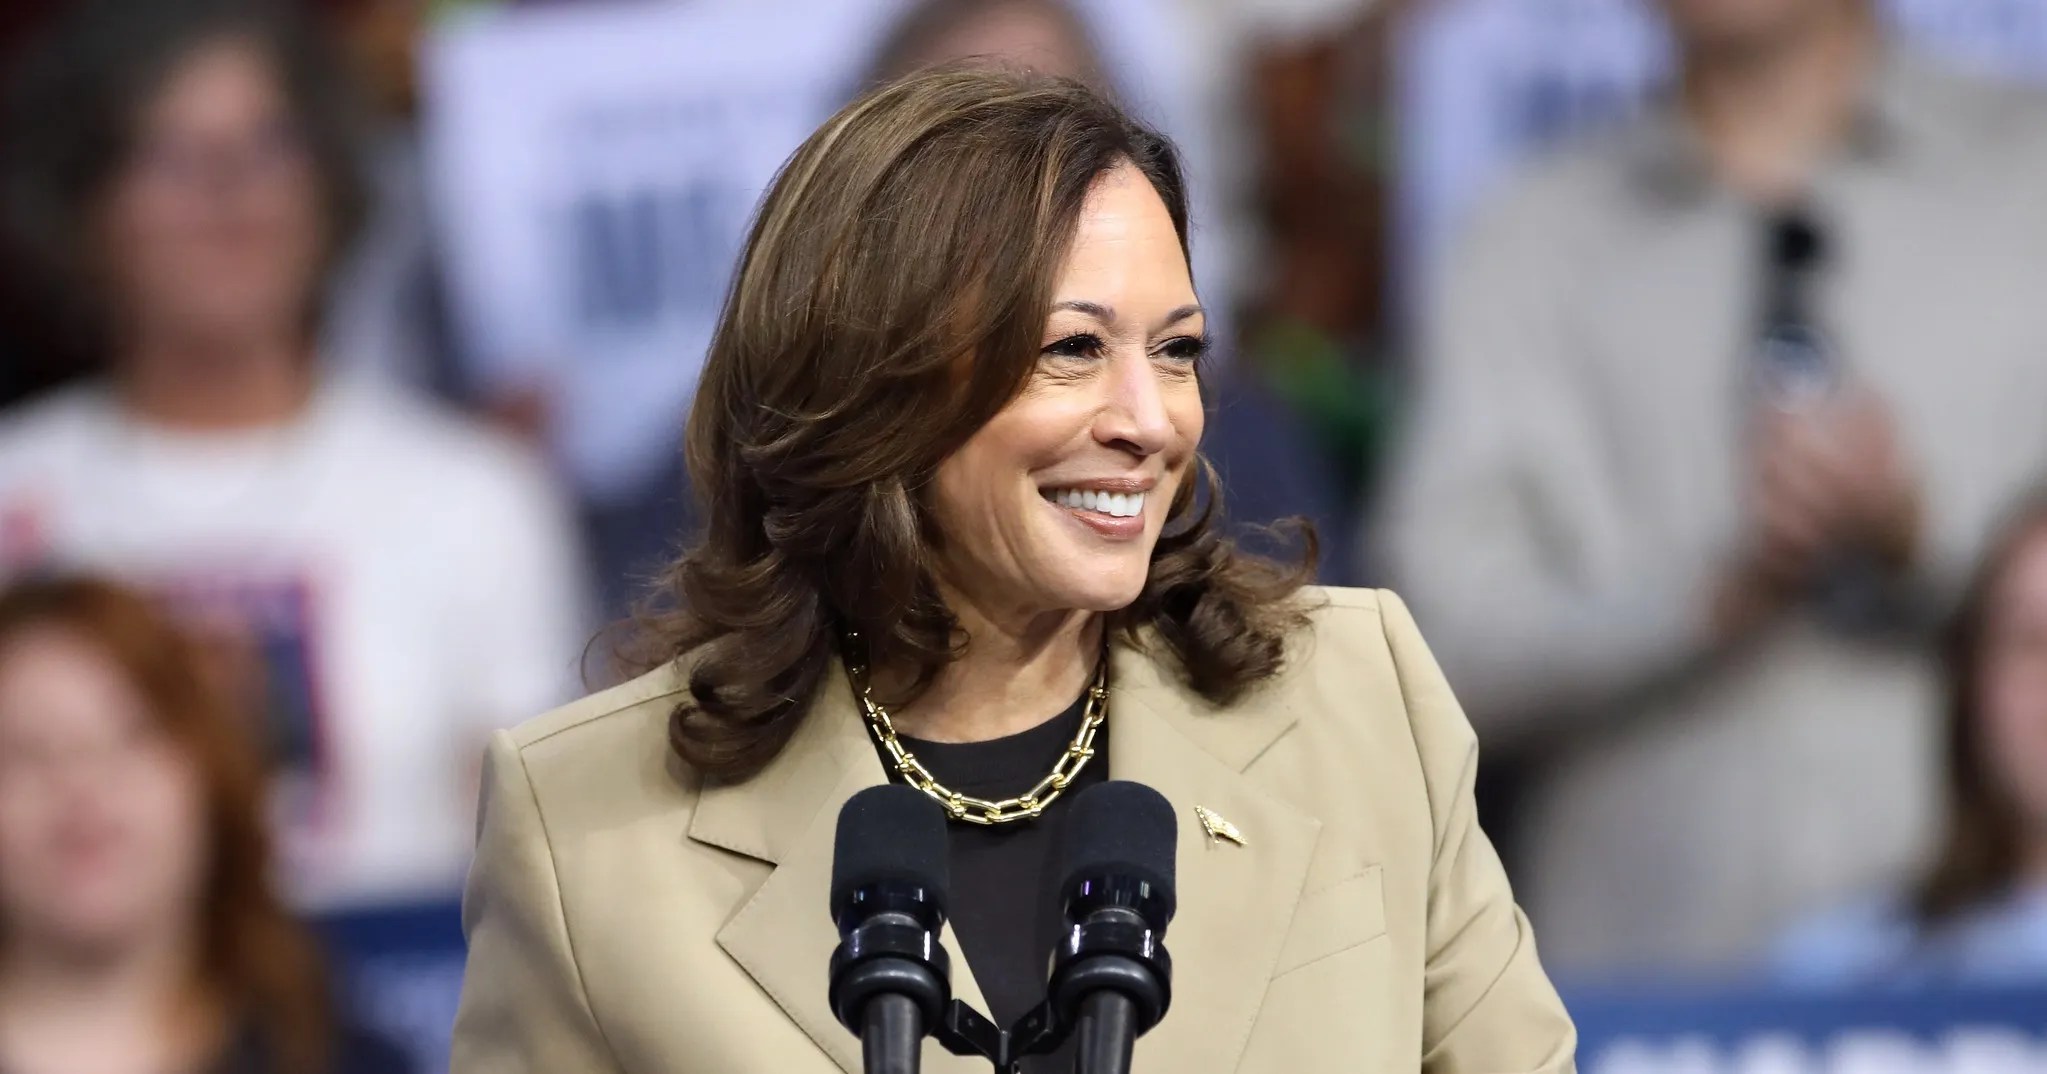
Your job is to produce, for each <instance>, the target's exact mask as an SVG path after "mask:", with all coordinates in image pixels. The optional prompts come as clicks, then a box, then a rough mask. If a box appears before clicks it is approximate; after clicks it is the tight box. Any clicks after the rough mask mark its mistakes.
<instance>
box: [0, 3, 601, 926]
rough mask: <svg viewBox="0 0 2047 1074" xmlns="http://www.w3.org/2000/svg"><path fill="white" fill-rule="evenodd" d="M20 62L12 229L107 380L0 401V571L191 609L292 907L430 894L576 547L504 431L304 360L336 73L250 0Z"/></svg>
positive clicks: (529, 703)
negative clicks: (117, 586)
mask: <svg viewBox="0 0 2047 1074" xmlns="http://www.w3.org/2000/svg"><path fill="white" fill-rule="evenodd" d="M19 75H20V79H19V82H18V84H17V85H16V86H15V93H14V98H13V101H12V105H13V108H12V111H11V114H10V116H9V119H10V121H11V122H10V127H9V130H8V136H9V139H10V143H9V146H8V149H9V152H8V154H7V164H6V168H7V175H6V186H5V210H6V216H5V220H6V223H7V224H8V232H9V238H10V239H12V240H13V243H12V246H13V248H14V250H15V251H17V252H18V253H19V255H20V256H21V257H22V262H23V263H24V264H27V265H29V266H31V267H32V269H33V271H34V272H35V273H36V275H37V278H38V279H39V280H40V281H41V282H42V284H43V285H44V286H45V288H46V290H47V292H48V294H49V295H50V306H51V307H52V309H53V310H54V311H55V312H56V313H57V314H59V315H60V317H61V320H62V323H63V324H64V325H65V327H66V330H67V331H69V332H71V333H73V334H75V335H76V336H77V337H78V338H79V339H80V340H81V341H82V342H83V343H84V344H85V345H86V347H85V349H86V350H88V351H89V352H90V353H93V354H96V355H98V356H99V357H100V359H101V362H102V364H103V367H104V369H105V373H104V375H103V376H101V377H99V378H98V379H96V380H94V381H92V382H90V383H86V384H83V385H81V386H76V387H73V388H70V389H67V390H64V391H63V392H61V393H59V394H55V395H51V396H48V397H46V398H44V399H42V400H40V401H37V402H34V403H31V404H28V405H26V406H24V407H22V408H19V409H17V410H16V411H14V412H12V413H9V414H6V415H4V416H0V571H19V570H23V569H28V568H32V567H36V566H39V565H42V564H46V563H56V564H60V565H75V566H82V567H89V568H94V569H101V570H105V571H109V572H112V573H114V574H116V575H117V576H120V577H124V578H127V579H131V580H133V581H135V582H137V583H139V584H141V585H143V586H145V587H147V588H148V589H149V590H150V591H151V592H153V593H155V594H157V595H160V596H162V597H164V598H166V599H168V600H170V601H172V602H173V604H174V605H175V606H177V607H178V608H179V610H180V611H181V612H182V613H183V614H185V615H186V616H188V617H189V618H190V621H192V622H194V623H198V624H203V625H204V627H205V628H206V630H207V631H208V632H209V641H210V643H211V645H210V650H209V651H210V654H211V657H212V664H213V666H214V668H215V669H216V672H217V673H219V674H222V675H225V676H228V677H230V678H231V679H232V688H233V689H236V690H238V691H240V692H242V693H243V694H244V695H245V696H248V697H250V698H251V699H255V700H258V701H259V702H260V707H261V708H262V710H263V711H264V712H265V717H266V718H265V725H264V727H263V729H262V730H263V733H264V736H265V738H266V739H267V744H268V746H269V748H270V752H271V755H272V758H273V761H274V763H275V764H276V765H277V766H278V771H277V777H278V778H277V781H276V791H275V795H274V797H275V799H276V809H277V811H278V814H279V819H280V821H281V823H282V825H283V828H282V832H283V835H284V836H285V839H286V842H285V844H284V848H283V849H284V850H285V852H286V859H287V862H288V864H289V869H288V872H287V876H288V878H289V879H290V881H291V882H292V885H293V887H294V890H295V894H296V895H297V896H298V897H299V898H300V899H302V900H303V901H304V902H305V903H306V904H307V905H311V906H316V907H320V908H328V907H336V906H341V905H346V904H358V903H363V902H369V901H388V900H394V899H415V898H440V897H443V896H445V895H448V894H452V892H453V891H454V890H456V889H457V887H459V883H460V878H461V875H462V872H463V869H464V863H465V862H466V860H467V853H468V848H469V844H470V842H471V838H472V835H473V828H472V818H473V816H474V802H475V798H474V769H475V758H476V756H477V752H478V748H479V746H480V744H481V743H482V741H483V740H484V738H485V736H486V735H487V733H488V731H489V730H490V729H492V728H494V727H496V726H499V725H502V724H505V723H508V722H510V721H511V720H513V719H514V718H516V717H517V716H518V715H519V714H522V713H525V712H527V711H530V710H531V709H532V708H533V707H534V706H535V705H545V704H549V703H552V702H554V701H555V700H557V699H559V698H561V697H563V696H566V695H567V694H568V693H569V692H571V690H572V689H573V688H574V686H575V675H574V665H575V662H576V659H577V656H578V653H579V651H580V649H581V647H582V643H583V633H582V632H583V629H584V627H585V624H586V619H585V614H586V609H585V604H584V599H583V594H582V591H581V586H580V584H579V581H580V579H579V576H580V571H581V564H580V562H579V557H578V554H577V551H576V548H575V545H574V541H573V537H572V533H571V528H570V523H569V520H568V517H567V514H566V511H565V510H564V508H563V507H562V506H561V505H560V504H559V503H558V502H557V499H556V495H555V491H554V489H553V488H552V487H551V486H550V484H549V483H548V481H547V479H546V477H545V475H544V473H543V471H542V470H541V468H540V467H539V466H538V465H537V463H535V462H534V461H533V460H531V459H529V458H528V457H527V455H526V454H524V453H523V452H522V451H521V450H519V449H518V448H516V447H515V446H513V445H512V444H511V443H509V442H500V441H499V440H497V439H495V438H493V437H491V436H489V435H486V434H485V433H483V432H481V431H480V430H478V429H475V428H472V427H470V426H467V425H465V424H462V423H460V422H458V421H456V420H454V419H452V418H450V417H448V416H445V415H443V414H441V413H439V412H437V411H435V410H432V409H430V408H428V407H427V406H426V405H425V404H423V403H422V402H419V401H416V400H414V399H412V398H410V397H407V396H404V395H400V394H397V393H395V392H394V391H393V390H390V389H386V388H382V387H379V386H377V385H376V384H375V383H372V382H370V381H367V380H362V381H358V380H355V379H350V378H346V377H342V376H338V375H333V374H330V373H327V372H324V371H323V363H322V361H321V359H320V357H319V356H318V355H317V354H316V353H314V352H315V351H316V350H317V347H316V346H315V345H314V344H313V342H312V341H313V340H314V339H315V338H316V334H317V332H318V328H319V326H318V324H317V321H318V317H317V314H316V311H317V307H318V295H319V294H320V290H321V285H322V281H323V279H324V277H325V273H326V271H327V270H328V268H329V267H330V266H331V265H332V264H333V263H334V261H335V259H336V257H337V256H338V255H339V253H340V252H341V251H342V250H343V249H344V248H345V247H346V244H347V240H348V239H349V237H350V235H351V234H352V231H353V227H354V224H355V222H356V221H357V220H359V219H360V217H361V215H362V205H361V197H360V188H359V185H358V183H357V176H356V174H355V172H354V171H353V166H354V164H355V162H356V161H357V159H358V158H357V156H356V155H355V151H354V147H353V142H352V139H351V134H352V132H353V130H354V127H353V125H352V121H351V118H350V111H349V109H348V108H347V107H346V104H347V96H348V94H347V90H348V87H347V85H346V84H345V83H343V82H342V81H341V80H340V79H339V77H338V75H337V74H336V71H335V67H334V65H333V62H332V60H331V57H329V56H328V55H326V53H325V52H324V50H323V49H322V47H321V44H320V41H319V39H318V37H316V36H315V30H314V29H313V28H312V27H311V26H309V25H307V24H306V23H305V22H303V21H302V20H301V19H299V18H298V17H296V15H295V14H294V12H293V11H292V10H291V9H289V8H286V7H283V6H281V5H272V4H266V3H260V2H257V0H94V2H90V3H85V4H81V5H78V6H77V7H75V8H73V9H71V10H70V11H68V12H67V13H66V14H65V16H64V18H63V19H62V21H60V22H59V23H58V24H56V25H55V26H53V27H52V28H51V29H50V31H49V32H48V34H47V36H46V37H45V38H44V39H42V40H41V41H40V43H39V44H38V45H37V46H36V47H35V48H34V49H32V50H31V51H30V52H29V53H28V54H27V62H26V63H25V64H24V69H23V70H22V71H20V72H19Z"/></svg>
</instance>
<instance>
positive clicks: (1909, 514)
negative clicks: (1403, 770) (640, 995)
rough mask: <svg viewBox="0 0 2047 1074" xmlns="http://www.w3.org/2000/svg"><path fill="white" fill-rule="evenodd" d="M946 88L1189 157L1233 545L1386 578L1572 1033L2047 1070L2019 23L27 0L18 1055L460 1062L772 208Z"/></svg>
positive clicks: (1695, 1051) (2, 889)
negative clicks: (1038, 104)
mask: <svg viewBox="0 0 2047 1074" xmlns="http://www.w3.org/2000/svg"><path fill="white" fill-rule="evenodd" d="M974 56H981V57H990V58H993V59H996V60H999V61H1001V62H1007V63H1012V64H1022V65H1026V66H1030V67H1035V68H1038V69H1041V70H1046V71H1052V72H1057V73H1062V74H1071V75H1074V76H1076V77H1081V78H1085V79H1089V80H1092V81H1094V82H1096V83H1097V84H1099V85H1101V86H1103V87H1105V88H1106V89H1108V90H1109V91H1110V92H1112V93H1114V94H1116V95H1117V96H1118V97H1119V98H1120V99H1122V100H1123V101H1124V102H1125V103H1126V104H1128V105H1129V106H1130V107H1131V108H1133V109H1134V110H1135V111H1137V112H1138V113H1139V114H1141V115H1142V116H1144V117H1145V118H1147V119H1148V120H1149V121H1151V122H1153V123H1154V124H1156V125H1157V126H1159V127H1161V128H1162V129H1164V130H1165V131H1166V132H1167V133H1168V134H1170V135H1171V136H1173V137H1174V138H1175V139H1176V140H1177V141H1178V142H1179V143H1180V145H1181V146H1182V148H1183V150H1184V151H1185V153H1186V157H1187V161H1188V164H1189V169H1190V172H1191V176H1192V180H1193V189H1194V193H1195V206H1196V214H1195V216H1196V218H1195V222H1194V240H1193V242H1194V260H1195V270H1196V277H1197V283H1198V285H1199V288H1200V290H1201V291H1202V294H1203V298H1204V301H1205V303H1206V304H1207V305H1208V306H1209V308H1210V309H1211V310H1215V311H1219V316H1218V317H1217V320H1216V322H1215V323H1216V328H1217V332H1218V334H1219V336H1220V341H1221V343H1222V346H1221V347H1220V348H1219V349H1218V350H1219V353H1220V355H1221V357H1220V358H1218V359H1217V360H1216V361H1215V362H1214V364H1213V365H1212V366H1211V367H1210V368H1208V369H1207V370H1206V372H1205V374H1204V382H1205V389H1206V391H1207V393H1208V397H1209V399H1210V401H1211V407H1212V417H1211V420H1210V426H1209V429H1210V432H1209V439H1208V441H1207V444H1206V447H1207V450H1208V452H1209V454H1210V456H1211V458H1213V459H1214V460H1215V461H1216V463H1217V464H1218V466H1219V468H1220V469H1221V471H1222V474H1223V478H1224V485H1225V488H1226V490H1227V495H1228V498H1229V510H1230V511H1231V513H1232V515H1233V516H1234V517H1235V518H1236V519H1237V520H1239V521H1240V522H1244V523H1247V524H1249V523H1257V522H1263V521H1270V520H1273V519H1278V518H1282V517H1287V516H1294V515H1301V516H1306V517H1307V518H1308V519H1310V520H1312V521H1313V522H1314V523H1315V525H1316V527H1317V530H1318V531H1319V533H1320V535H1321V539H1322V547H1323V549H1324V556H1323V561H1322V565H1321V578H1322V580H1324V581H1326V582H1330V583H1338V584H1368V585H1384V586H1390V587H1393V588H1394V589H1396V590H1397V591H1399V592H1400V593H1401V594H1402V595H1403V596H1404V597H1405V598H1406V599H1407V600H1408V601H1409V602H1410V603H1411V605H1412V606H1413V608H1414V610H1415V613H1416V615H1417V617H1418V618H1419V620H1420V622H1421V625H1422V627H1423V629H1424V631H1425V633H1427V635H1428V636H1429V638H1430V640H1431V643H1432V645H1433V646H1434V647H1435V649H1436V651H1437V655H1438V657H1439V658H1440V660H1441V661H1442V663H1443V665H1444V667H1445V669H1446V671H1447V673H1448V674H1449V677H1450V680H1451V683H1452V685H1453V686H1455V687H1456V689H1457V690H1458V692H1459V695H1460V697H1461V699H1462V700H1463V701H1464V703H1465V705H1466V707H1467V709H1468V710H1469V712H1470V714H1471V717H1472V719H1473V722H1474V723H1475V725H1476V726H1477V728H1478V731H1479V736H1480V741H1481V745H1482V749H1483V752H1484V758H1485V771H1484V773H1483V776H1482V780H1483V781H1482V785H1481V787H1480V792H1481V809H1482V812H1483V813H1484V817H1485V821H1486V824H1487V827H1488V829H1489V831H1490V832H1491V833H1492V836H1493V838H1494V840H1495V842H1496V843H1497V844H1498V845H1499V847H1500V849H1501V852H1502V854H1503V855H1504V857H1505V858H1506V860H1507V862H1508V864H1509V868H1510V871H1511V872H1512V873H1513V875H1514V879H1515V882H1516V888H1517V892H1518V894H1519V895H1520V897H1521V899H1522V901H1523V902H1524V904H1525V905H1526V907H1527V909H1528V912H1529V914H1530V916H1531V917H1532V919H1533V921H1534V923H1535V926H1536V929H1537V935H1538V938H1539V939H1540V941H1541V944H1542V948H1543V954H1544V959H1545V962H1546V964H1547V965H1549V967H1550V968H1551V970H1552V972H1553V975H1554V976H1555V977H1556V978H1557V980H1558V982H1559V984H1560V985H1561V986H1562V987H1563V988H1564V990H1565V992H1566V995H1567V998H1568V999H1569V1000H1570V1001H1571V1003H1572V1006H1573V1009H1574V1012H1575V1013H1576V1014H1577V1016H1578V1018H1579V1020H1580V1023H1581V1027H1582V1030H1583V1033H1584V1043H1585V1049H1584V1051H1583V1053H1582V1054H1581V1062H1582V1063H1583V1064H1585V1065H1586V1066H1587V1067H1588V1068H1589V1069H1592V1070H1595V1071H1602V1072H1612V1074H1633V1072H1636V1071H1665V1070H1672V1071H1675V1070H1682V1071H1684V1072H1686V1074H1708V1072H1713V1071H1720V1070H1733V1069H1737V1068H1738V1069H1741V1070H1744V1071H1747V1070H1752V1069H1764V1068H1767V1069H1768V1070H1770V1071H1772V1072H1795V1071H1806V1070H1813V1071H1818V1070H1827V1071H1853V1072H1857V1074H1859V1072H1862V1071H1877V1070H1881V1071H1885V1072H1892V1071H1899V1072H1903V1071H1934V1070H1939V1071H1948V1070H1954V1071H1964V1070H1966V1071H1970V1072H1977V1071H1984V1072H1999V1074H2001V1072H2004V1071H2047V499H2043V493H2042V491H2040V490H2041V489H2042V488H2043V485H2042V482H2043V481H2047V93H2043V92H2041V91H2040V90H2036V89H2035V87H2036V86H2038V87H2047V0H1377V2H1365V0H1072V2H1070V3H1062V2H1057V0H746V2H740V0H556V2H547V3H489V2H455V0H446V2H428V0H327V2H324V3H301V4H290V3H274V4H273V3H261V2H256V0H77V2H68V3H67V2H59V0H42V2H39V3H33V2H29V0H13V2H11V3H9V4H7V5H5V6H4V7H0V57H4V61H0V63H4V66H0V70H4V74H5V89H4V92H5V111H4V113H0V124H4V125H0V405H4V409H0V581H4V582H5V584H6V586H7V590H6V592H5V593H4V594H0V1069H6V1070H9V1071H17V1072H21V1074H37V1072H40V1071H57V1070H63V1071H76V1070H87V1069H91V1070H104V1071H122V1070H151V1071H161V1070H171V1069H176V1070H195V1071H196V1070H214V1069H230V1068H229V1067H227V1066H220V1065H218V1064H221V1063H223V1062H229V1061H241V1062H245V1063H253V1064H254V1065H249V1066H235V1067H232V1069H235V1070H242V1069H250V1070H257V1069H261V1070H273V1069H274V1070H286V1069H294V1068H293V1067H291V1066H290V1065H289V1063H290V1062H291V1061H292V1057H293V1056H295V1055H300V1054H306V1055H310V1054H315V1053H322V1052H324V1053H325V1054H331V1055H337V1056H341V1057H342V1058H341V1059H340V1060H339V1062H341V1064H342V1067H343V1069H349V1070H402V1069H408V1068H409V1069H416V1070H420V1071H432V1070H436V1069H440V1068H443V1067H445V1063H446V1046H447V1032H448V1027H449V1025H450V1023H451V1021H452V1018H453V1012H454V1003H455V997H456V993H457V990H458V988H459V984H460V976H461V936H460V930H459V920H458V917H457V911H456V908H455V902H454V900H455V898H456V897H457V895H458V893H459V886H460V882H461V878H462V875H463V870H464V868H465V864H466V855H467V852H468V851H467V848H468V843H469V840H470V838H471V834H472V826H473V820H474V798H475V789H476V773H475V770H474V766H475V759H476V758H477V757H478V755H479V753H480V749H481V746H482V743H483V741H484V738H485V736H486V735H487V734H488V733H489V732H490V731H491V730H492V729H494V728H498V727H503V726H507V725H510V724H512V723H515V722H517V721H519V720H520V719H523V718H525V717H528V716H531V715H534V714H536V713H538V712H540V711H542V710H544V709H546V708H548V707H550V706H552V705H553V704H555V703H557V702H559V701H562V700H566V699H568V698H569V697H571V696H573V695H574V694H575V693H577V692H578V691H579V690H581V689H582V688H584V686H586V685H590V684H601V683H603V682H605V681H607V679H608V678H610V677H611V676H613V675H615V674H616V672H615V671H614V670H613V668H612V666H611V663H610V661H609V660H608V659H607V658H606V647H605V645H604V644H603V643H599V644H596V645H594V646H592V645H588V644H587V643H588V642H589V639H590V638H591V637H592V635H593V632H594V631H595V630H596V629H597V628H598V627H599V626H600V625H602V624H604V623H606V622H608V621H612V620H614V619H616V618H617V617H618V616H620V615H622V614H624V613H625V612H626V611H628V610H629V608H630V606H631V604H632V602H633V600H634V599H635V596H636V595H637V594H639V593H640V592H642V591H643V589H644V587H645V585H646V582H647V579H648V578H649V577H650V576H651V575H652V574H653V573H654V572H655V571H657V570H658V569H659V567H660V566H661V564H662V562H663V559H664V557H665V556H666V555H668V554H669V553H670V552H671V551H672V550H673V548H674V547H675V546H676V544H677V543H678V542H680V541H682V540H684V539H685V538H686V536H687V534H688V532H689V528H690V525H691V522H690V511H691V508H690V498H689V493H688V489H687V481H686V477H685V475H684V474H683V472H682V469H681V465H680V457H679V436H680V431H681V427H682V419H683V416H684V414H685V413H686V412H687V408H688V406H689V402H690V398H691V393H692V386H693V384H694V381H695V378H696V374H697V367H698V364H699V362H700V360H701V356H702V353H703V350H704V347H705V344H706V342H707V338H708V334H709V331H710V329H711V326H712V323H713V320H714V318H715V316H716V313H717V309H718V306H719V303H720V301H721V299H722V296H723V292H724V288H725V285H726V279H727V276H728V273H729V271H730V268H731V265H732V263H733V260H734V257H735V255H736V253H737V251H738V249H739V246H740V243H741V241H742V237H743V233H744V229H745V226H746V223H747V219H748V215H749V213H750V211H751V209H752V206H753V204H754V203H755V201H756V199H757V198H758V197H759V195H760V193H761V191H762V189H763V188H764V186H765V184H766V183H767V182H768V181H769V179H770V178H771V177H772V176H773V174H774V172H775V169H776V168H777V166H778V165H779V163H780V162H781V161H782V160H783V159H784V158H785V157H786V156H787V155H788V154H789V153H790V152H791V151H792V150H793V149H794V148H795V146H796V145H797V144H798V142H799V141H801V139H802V138H803V137H804V136H805V135H806V134H807V133H808V132H809V131H810V130H811V129H813V128H814V127H815V126H816V125H817V124H818V123H819V122H821V121H822V120H823V119H824V118H825V117H826V116H828V115H829V114H830V113H831V112H832V111H833V110H834V109H835V108H837V107H838V106H839V105H840V104H842V103H844V102H845V101H846V100H848V99H849V98H850V97H851V96H852V95H854V94H856V93H858V92H859V91H860V90H861V89H863V88H864V87H867V86H869V85H872V84H875V83H876V82H878V81H880V80H884V79H886V78H889V77H893V76H895V75H898V74H901V73H903V72H907V71H911V70H914V69H917V68H919V67H922V66H925V65H928V64H933V63H940V62H947V61H952V60H956V59H959V58H961V57H974ZM1254 539H1255V538H1254ZM152 639H154V640H152ZM207 699H213V700H211V701H209V700H207ZM259 759H260V768H261V771H260V772H259V771H258V766H259ZM320 949H324V951H325V957H324V959H323V958H322V957H321V956H320V955H318V954H317V951H318V950H320ZM194 965H196V966H198V967H199V968H200V969H201V971H202V972H201V973H200V974H199V976H200V978H201V980H200V984H199V985H198V986H194V985H193V984H192V980H191V978H192V975H191V974H190V973H189V972H186V971H187V970H188V969H189V968H190V967H192V966H194ZM821 979H822V978H820V980H821ZM279 996H283V997H291V998H289V999H288V1000H286V1001H280V1000H278V999H276V998H275V997H279ZM194 997H198V998H197V999H194ZM200 1000H203V1001H204V1002H200ZM194 1011H200V1012H202V1013H201V1014H196V1015H195V1014H194V1013H192V1012H194ZM166 1012H169V1013H166Z"/></svg>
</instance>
